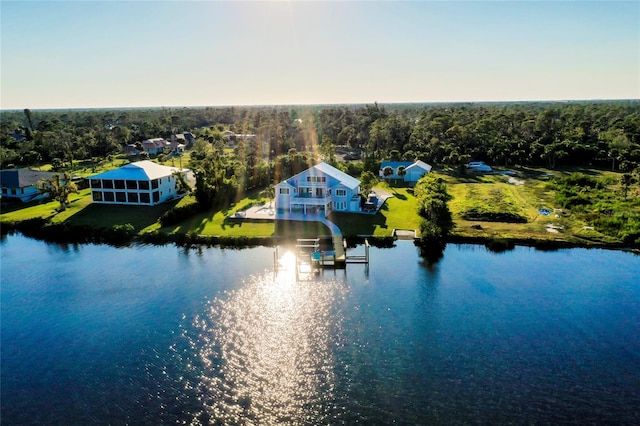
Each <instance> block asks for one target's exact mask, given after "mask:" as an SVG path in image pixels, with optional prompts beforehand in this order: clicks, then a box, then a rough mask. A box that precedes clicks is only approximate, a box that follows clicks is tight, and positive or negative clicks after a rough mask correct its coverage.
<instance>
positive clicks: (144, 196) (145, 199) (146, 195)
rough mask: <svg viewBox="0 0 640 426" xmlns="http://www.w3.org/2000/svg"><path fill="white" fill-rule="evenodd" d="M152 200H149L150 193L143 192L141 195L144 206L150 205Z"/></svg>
mask: <svg viewBox="0 0 640 426" xmlns="http://www.w3.org/2000/svg"><path fill="white" fill-rule="evenodd" d="M150 200H151V199H150V198H149V193H147V192H143V193H141V194H140V202H141V203H143V204H149V203H150V202H151V201H150Z"/></svg>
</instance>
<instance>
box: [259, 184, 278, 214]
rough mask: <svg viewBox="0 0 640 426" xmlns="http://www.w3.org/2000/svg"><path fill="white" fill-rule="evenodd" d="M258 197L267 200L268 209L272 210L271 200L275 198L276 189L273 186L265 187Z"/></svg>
mask: <svg viewBox="0 0 640 426" xmlns="http://www.w3.org/2000/svg"><path fill="white" fill-rule="evenodd" d="M260 196H261V197H263V198H268V199H269V208H270V209H271V208H272V203H273V199H274V198H275V197H276V188H275V187H274V186H273V185H269V186H267V187H266V188H265V189H263V190H262V192H261V193H260Z"/></svg>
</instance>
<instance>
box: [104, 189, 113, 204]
mask: <svg viewBox="0 0 640 426" xmlns="http://www.w3.org/2000/svg"><path fill="white" fill-rule="evenodd" d="M104 201H107V202H109V203H113V192H111V191H107V192H105V193H104Z"/></svg>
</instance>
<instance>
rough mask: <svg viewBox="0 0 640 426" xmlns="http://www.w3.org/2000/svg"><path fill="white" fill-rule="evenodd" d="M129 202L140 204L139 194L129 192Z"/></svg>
mask: <svg viewBox="0 0 640 426" xmlns="http://www.w3.org/2000/svg"><path fill="white" fill-rule="evenodd" d="M127 201H128V202H129V203H138V193H137V192H127Z"/></svg>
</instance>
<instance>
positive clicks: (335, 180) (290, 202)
mask: <svg viewBox="0 0 640 426" xmlns="http://www.w3.org/2000/svg"><path fill="white" fill-rule="evenodd" d="M359 194H360V181H359V180H358V179H356V178H354V177H352V176H349V175H348V174H346V173H344V172H343V171H340V170H338V169H336V168H335V167H333V166H331V165H329V164H327V163H320V164H316V165H315V166H313V167H311V168H310V169H307V170H305V171H303V172H301V173H298V174H297V175H295V176H292V177H290V178H289V179H287V180H285V181H283V182H280V183H279V184H277V185H276V186H275V200H276V209H277V211H278V212H281V213H285V212H288V213H302V214H321V215H323V216H327V215H328V214H329V213H331V211H333V210H336V211H344V212H359V211H361V208H360V195H359Z"/></svg>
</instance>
